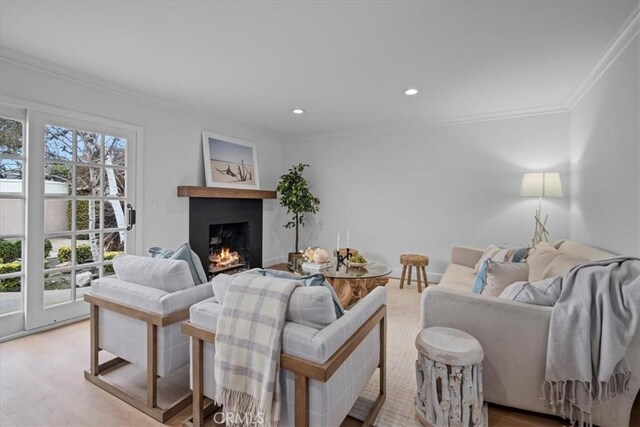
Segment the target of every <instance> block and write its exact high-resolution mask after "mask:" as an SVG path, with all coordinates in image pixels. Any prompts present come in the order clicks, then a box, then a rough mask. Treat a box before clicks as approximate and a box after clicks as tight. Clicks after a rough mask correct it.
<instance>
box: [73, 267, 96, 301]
mask: <svg viewBox="0 0 640 427" xmlns="http://www.w3.org/2000/svg"><path fill="white" fill-rule="evenodd" d="M99 277H100V267H99V266H92V267H85V268H79V269H78V270H76V299H82V296H83V295H84V294H86V293H87V292H91V282H92V281H93V280H95V279H97V278H99Z"/></svg>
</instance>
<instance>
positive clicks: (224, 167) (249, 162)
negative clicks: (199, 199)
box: [202, 132, 260, 190]
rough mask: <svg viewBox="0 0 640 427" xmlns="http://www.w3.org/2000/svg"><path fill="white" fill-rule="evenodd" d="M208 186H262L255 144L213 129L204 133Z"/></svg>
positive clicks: (245, 187) (205, 169)
mask: <svg viewBox="0 0 640 427" xmlns="http://www.w3.org/2000/svg"><path fill="white" fill-rule="evenodd" d="M202 152H203V154H204V156H203V158H204V176H205V182H206V184H207V187H221V188H240V189H251V190H259V189H260V179H259V174H258V154H257V150H256V146H255V144H253V143H251V142H247V141H242V140H239V139H236V138H230V137H228V136H224V135H219V134H216V133H213V132H202Z"/></svg>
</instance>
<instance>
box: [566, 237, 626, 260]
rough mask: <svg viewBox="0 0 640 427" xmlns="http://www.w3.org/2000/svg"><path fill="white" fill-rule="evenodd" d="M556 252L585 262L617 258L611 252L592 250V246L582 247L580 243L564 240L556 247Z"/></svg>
mask: <svg viewBox="0 0 640 427" xmlns="http://www.w3.org/2000/svg"><path fill="white" fill-rule="evenodd" d="M558 250H559V251H560V252H562V253H565V254H569V255H573V256H575V257H578V258H583V259H585V260H587V261H600V260H603V259H609V258H615V257H616V256H617V255H616V254H613V253H611V252H605V251H603V250H600V249H597V248H594V247H593V246H587V245H583V244H582V243H578V242H573V241H571V240H564V241H563V242H562V244H561V245H560V246H559V247H558Z"/></svg>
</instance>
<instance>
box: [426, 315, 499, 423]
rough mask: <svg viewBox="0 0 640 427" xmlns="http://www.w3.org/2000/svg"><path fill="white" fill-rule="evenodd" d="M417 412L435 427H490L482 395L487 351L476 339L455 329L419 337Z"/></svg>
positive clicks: (434, 329) (433, 330)
mask: <svg viewBox="0 0 640 427" xmlns="http://www.w3.org/2000/svg"><path fill="white" fill-rule="evenodd" d="M416 348H417V349H418V360H416V382H417V387H418V389H417V395H416V398H415V404H416V412H417V414H418V418H420V421H422V423H423V424H425V425H427V426H434V427H481V426H482V427H484V426H488V425H489V424H488V416H487V409H486V405H484V404H483V403H484V402H483V396H482V359H483V358H484V351H483V350H482V346H481V345H480V343H479V342H478V340H477V339H475V338H474V337H472V336H471V335H469V334H468V333H466V332H463V331H459V330H457V329H452V328H443V327H431V328H426V329H423V330H422V331H421V332H420V333H419V334H418V336H417V337H416Z"/></svg>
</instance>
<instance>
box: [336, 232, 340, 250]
mask: <svg viewBox="0 0 640 427" xmlns="http://www.w3.org/2000/svg"><path fill="white" fill-rule="evenodd" d="M336 250H337V251H338V253H340V233H338V242H337V243H336Z"/></svg>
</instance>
